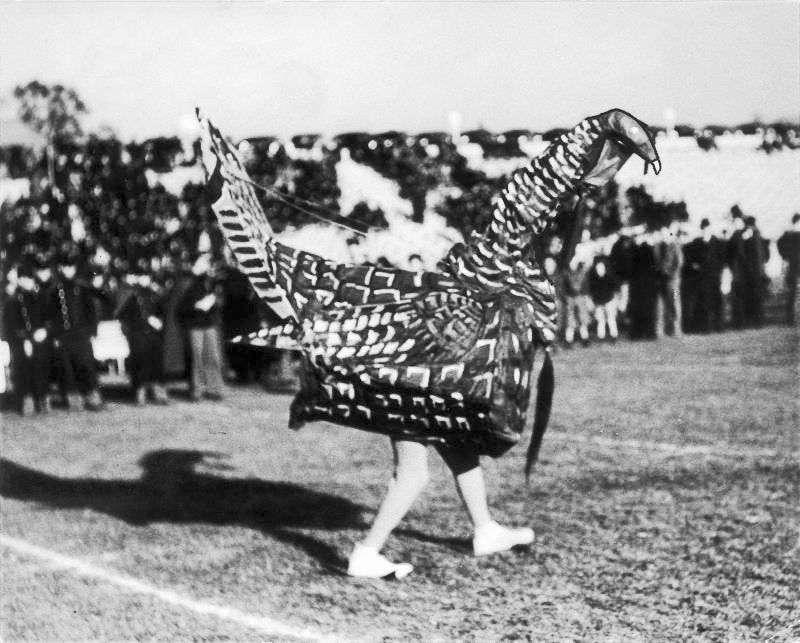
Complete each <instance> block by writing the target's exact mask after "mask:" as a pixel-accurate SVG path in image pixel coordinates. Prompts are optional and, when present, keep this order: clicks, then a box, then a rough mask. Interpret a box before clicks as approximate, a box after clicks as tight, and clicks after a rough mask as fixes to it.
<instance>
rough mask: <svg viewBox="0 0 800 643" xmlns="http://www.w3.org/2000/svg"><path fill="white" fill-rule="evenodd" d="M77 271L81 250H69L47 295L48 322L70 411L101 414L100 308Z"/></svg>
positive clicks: (57, 365)
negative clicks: (96, 344) (96, 348)
mask: <svg viewBox="0 0 800 643" xmlns="http://www.w3.org/2000/svg"><path fill="white" fill-rule="evenodd" d="M77 270H78V252H77V250H76V249H74V248H69V249H66V250H65V251H64V252H62V254H61V255H60V256H59V259H58V271H59V277H58V279H57V280H56V283H55V284H54V285H53V287H52V288H51V289H50V291H49V293H48V295H47V304H46V318H47V321H48V324H49V326H50V329H51V332H52V334H53V348H54V351H55V362H56V367H57V371H58V375H59V388H60V389H61V392H62V394H63V395H64V399H65V401H66V402H67V405H68V407H69V408H70V409H74V410H79V409H81V408H82V407H84V406H85V408H87V409H89V410H90V411H98V410H100V409H101V408H103V400H102V397H101V396H100V390H99V388H98V381H97V369H96V367H95V361H94V353H93V352H92V337H94V336H95V335H97V322H98V319H97V306H96V305H95V302H94V300H93V298H92V294H91V293H92V289H91V287H90V286H88V285H87V284H85V283H84V282H82V281H81V280H80V279H78V278H77ZM78 393H80V395H78ZM81 396H83V399H81Z"/></svg>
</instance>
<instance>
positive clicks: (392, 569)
mask: <svg viewBox="0 0 800 643" xmlns="http://www.w3.org/2000/svg"><path fill="white" fill-rule="evenodd" d="M413 569H414V567H413V565H410V564H408V563H393V562H391V561H390V560H387V559H386V557H385V556H381V555H380V554H379V553H378V552H377V551H376V550H374V549H372V548H371V547H365V546H364V545H356V546H355V547H354V548H353V553H352V554H350V562H349V564H348V566H347V574H348V576H357V577H359V578H387V577H389V576H394V577H395V578H396V579H397V580H402V579H403V578H405V577H406V576H408V575H409V574H410V573H411V571H412V570H413Z"/></svg>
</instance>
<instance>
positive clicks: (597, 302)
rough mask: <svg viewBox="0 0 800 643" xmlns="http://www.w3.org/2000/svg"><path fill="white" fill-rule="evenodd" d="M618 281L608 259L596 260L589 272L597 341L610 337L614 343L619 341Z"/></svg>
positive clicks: (601, 257)
mask: <svg viewBox="0 0 800 643" xmlns="http://www.w3.org/2000/svg"><path fill="white" fill-rule="evenodd" d="M617 285H618V283H617V279H616V277H615V276H614V275H613V274H612V273H611V270H610V268H609V264H608V259H607V258H606V257H603V256H600V257H597V259H595V262H594V264H593V265H592V269H591V270H590V271H589V296H590V297H591V298H592V304H593V305H594V315H595V320H596V321H597V339H599V340H601V341H602V340H604V339H605V338H606V327H607V328H608V336H609V337H610V338H611V341H612V342H615V341H617V337H618V336H619V329H618V328H617V299H616V294H617Z"/></svg>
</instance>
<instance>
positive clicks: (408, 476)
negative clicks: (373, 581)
mask: <svg viewBox="0 0 800 643" xmlns="http://www.w3.org/2000/svg"><path fill="white" fill-rule="evenodd" d="M392 449H393V451H394V476H393V477H392V480H391V481H390V483H389V490H388V491H387V492H386V497H385V498H384V499H383V502H382V503H381V506H380V509H378V514H377V515H376V516H375V520H374V522H373V523H372V527H371V528H370V530H369V533H368V534H367V537H366V538H365V539H364V541H363V542H361V543H357V544H356V546H355V547H354V548H353V552H352V554H350V561H349V563H348V568H347V573H348V574H350V575H351V576H361V577H366V578H383V577H386V576H391V575H394V576H395V577H396V578H403V577H405V576H407V575H408V574H409V573H411V570H412V569H413V567H412V566H411V565H409V564H408V563H392V562H390V561H388V560H387V559H386V558H385V557H383V556H381V555H380V554H379V553H378V551H379V550H380V549H381V547H383V545H384V544H385V543H386V539H387V538H388V537H389V534H391V533H392V530H393V529H394V528H395V527H396V526H397V525H398V523H399V522H400V521H401V520H402V519H403V516H405V515H406V513H407V512H408V510H409V509H410V508H411V505H412V504H414V501H415V500H416V499H417V496H419V494H420V492H421V491H422V490H423V489H424V488H425V485H426V484H427V483H428V449H427V447H426V446H425V445H424V444H419V443H418V442H408V441H405V440H393V441H392Z"/></svg>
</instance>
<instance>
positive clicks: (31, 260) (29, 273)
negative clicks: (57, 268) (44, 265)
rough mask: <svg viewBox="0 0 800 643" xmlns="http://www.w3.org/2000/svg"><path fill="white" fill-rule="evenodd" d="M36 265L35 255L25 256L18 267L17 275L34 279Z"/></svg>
mask: <svg viewBox="0 0 800 643" xmlns="http://www.w3.org/2000/svg"><path fill="white" fill-rule="evenodd" d="M36 267H37V266H36V258H35V257H34V256H33V255H25V256H23V257H22V258H21V259H20V262H19V266H18V267H17V277H30V278H31V279H33V277H34V274H35V272H36Z"/></svg>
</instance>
